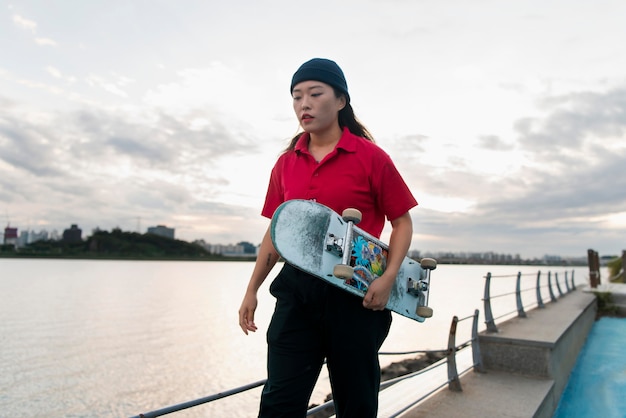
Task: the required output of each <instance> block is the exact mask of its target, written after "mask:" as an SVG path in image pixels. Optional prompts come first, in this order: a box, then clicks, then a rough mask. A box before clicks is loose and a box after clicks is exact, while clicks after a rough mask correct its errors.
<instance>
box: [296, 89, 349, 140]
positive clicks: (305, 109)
mask: <svg viewBox="0 0 626 418" xmlns="http://www.w3.org/2000/svg"><path fill="white" fill-rule="evenodd" d="M292 97H293V110H294V111H295V112H296V116H297V117H298V121H299V122H300V126H302V129H304V130H305V131H306V132H308V133H314V134H320V133H323V132H326V131H328V130H330V129H335V128H338V127H339V122H338V115H339V111H340V110H341V109H343V108H344V107H345V105H346V98H345V97H344V96H343V95H342V96H341V97H337V96H335V91H334V90H333V88H332V87H331V86H330V85H328V84H326V83H322V82H321V81H315V80H310V81H303V82H301V83H298V84H296V85H295V86H294V88H293V92H292Z"/></svg>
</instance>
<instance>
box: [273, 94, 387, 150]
mask: <svg viewBox="0 0 626 418" xmlns="http://www.w3.org/2000/svg"><path fill="white" fill-rule="evenodd" d="M331 87H332V86H331ZM333 90H334V92H335V96H336V97H337V98H339V97H341V96H342V95H344V94H343V93H341V92H339V91H337V89H335V88H334V87H333ZM346 101H347V98H346ZM338 120H339V127H340V128H341V129H343V128H348V130H349V131H350V132H352V133H353V134H354V135H357V136H361V137H363V138H365V139H367V140H368V141H371V142H376V141H374V137H373V136H372V134H371V133H370V131H368V130H367V128H366V127H365V126H364V125H363V123H361V121H360V120H359V119H358V118H357V117H356V115H355V114H354V109H352V105H351V104H350V103H346V105H345V106H344V107H343V109H341V110H340V111H339V115H338ZM303 133H304V132H298V133H297V134H296V136H294V137H293V138H291V142H290V143H289V146H288V147H287V149H286V150H285V151H293V150H294V148H295V147H296V143H297V142H298V139H300V137H301V136H302V134H303Z"/></svg>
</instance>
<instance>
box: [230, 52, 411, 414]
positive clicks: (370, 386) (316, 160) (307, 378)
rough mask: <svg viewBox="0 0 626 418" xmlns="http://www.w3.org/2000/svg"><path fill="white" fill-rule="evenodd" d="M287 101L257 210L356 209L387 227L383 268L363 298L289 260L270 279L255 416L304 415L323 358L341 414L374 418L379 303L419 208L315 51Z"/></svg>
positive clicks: (385, 326) (268, 258) (266, 264)
mask: <svg viewBox="0 0 626 418" xmlns="http://www.w3.org/2000/svg"><path fill="white" fill-rule="evenodd" d="M291 94H292V97H293V108H294V111H295V113H296V116H297V117H298V121H299V122H300V126H301V127H302V129H303V131H304V132H302V133H300V134H298V135H296V136H295V137H294V138H293V139H292V141H291V144H290V145H289V147H288V148H287V150H286V151H285V152H284V153H283V154H282V155H281V156H280V157H279V159H278V161H277V162H276V164H275V166H274V168H273V170H272V173H271V177H270V184H269V187H268V191H267V195H266V199H265V205H264V207H263V210H262V215H263V216H265V217H267V218H271V217H272V215H273V213H274V211H275V210H276V208H277V207H278V206H279V205H280V204H281V203H283V202H284V201H286V200H291V199H311V200H315V201H317V202H319V203H322V204H324V205H326V206H328V207H330V208H331V209H333V210H334V211H335V212H338V213H341V212H342V211H343V210H344V209H346V208H348V207H354V208H357V209H359V210H360V211H361V212H362V213H363V220H362V221H361V223H360V224H359V227H360V228H362V229H364V230H365V231H367V232H369V233H370V234H372V235H374V236H376V237H379V236H380V234H381V232H382V230H383V227H384V224H385V218H387V219H389V220H390V222H391V225H392V232H391V237H390V242H389V257H388V262H387V269H386V271H385V273H384V274H383V275H382V276H381V277H379V278H378V279H377V280H375V281H374V282H373V283H372V284H371V286H370V287H369V289H368V291H367V294H366V295H365V297H364V298H363V299H362V300H361V299H359V298H356V297H354V296H353V295H350V294H348V293H345V292H344V291H342V290H339V289H337V288H335V287H333V286H330V285H328V284H326V283H325V282H323V281H322V280H319V279H316V278H314V277H311V276H309V275H308V274H306V273H303V272H301V271H299V270H297V269H295V268H294V267H292V266H290V265H288V264H285V265H284V267H283V268H282V270H281V272H280V273H279V275H278V276H277V277H276V279H275V280H274V281H273V283H272V284H271V286H270V293H271V294H272V295H273V296H275V297H276V308H275V311H274V314H273V316H272V321H271V323H270V326H269V329H268V331H267V341H268V359H267V362H268V364H267V367H268V380H267V383H266V384H265V387H264V388H263V393H262V395H261V405H260V412H259V416H260V417H290V418H293V417H299V416H300V417H304V416H305V415H306V410H307V406H308V402H309V398H310V396H311V393H312V391H313V388H314V385H315V382H316V381H317V378H318V376H319V373H320V371H321V368H322V365H323V362H324V360H325V359H326V360H327V364H328V366H327V367H328V371H329V376H330V382H331V387H332V392H333V399H334V402H335V410H336V413H337V416H338V417H339V418H347V417H355V418H356V417H358V418H364V417H375V416H376V413H377V409H378V390H379V387H380V365H379V362H378V350H379V349H380V346H381V345H382V343H383V341H384V340H385V338H386V337H387V334H388V332H389V327H390V326H391V313H390V312H389V311H388V310H385V309H384V307H385V305H386V303H387V300H388V298H389V293H390V291H391V286H392V284H393V281H394V280H395V275H396V273H397V271H398V269H399V267H400V263H401V262H402V259H403V258H404V256H405V255H406V253H407V251H408V249H409V245H410V242H411V236H412V234H413V227H412V221H411V217H410V215H409V210H410V209H411V208H413V207H414V206H416V205H417V202H416V201H415V198H414V197H413V195H412V194H411V192H410V191H409V189H408V187H407V186H406V184H405V182H404V181H403V179H402V177H401V176H400V174H399V173H398V171H397V170H396V168H395V166H394V164H393V162H392V161H391V159H390V158H389V156H388V155H387V154H386V153H385V152H384V151H382V150H381V149H380V148H379V147H378V146H376V145H375V144H374V141H373V139H372V136H371V135H370V133H369V132H368V131H367V129H366V128H365V127H364V126H363V125H362V124H361V123H360V122H359V121H358V120H357V118H356V117H355V115H354V112H353V110H352V106H351V105H350V95H349V94H348V86H347V83H346V79H345V77H344V74H343V72H342V70H341V69H340V68H339V66H338V65H337V64H336V63H335V62H333V61H331V60H327V59H321V58H314V59H312V60H310V61H307V62H306V63H304V64H302V66H301V67H300V68H299V69H298V70H297V71H296V72H295V74H294V75H293V78H292V81H291ZM278 258H279V257H278V254H277V253H276V251H275V249H274V247H273V245H272V242H271V239H270V233H269V229H268V231H267V232H266V233H265V236H264V237H263V240H262V242H261V247H260V249H259V255H258V257H257V261H256V264H255V267H254V270H253V273H252V276H251V278H250V282H249V284H248V288H247V290H246V293H245V296H244V298H243V302H242V304H241V308H240V310H239V325H240V326H241V328H242V330H243V332H244V333H246V334H248V332H249V331H252V332H254V331H256V330H257V326H256V324H255V323H254V312H255V310H256V307H257V291H258V289H259V287H260V286H261V284H262V283H263V281H264V280H265V278H266V277H267V275H268V274H269V272H270V271H271V269H272V267H274V265H275V264H276V262H277V260H278Z"/></svg>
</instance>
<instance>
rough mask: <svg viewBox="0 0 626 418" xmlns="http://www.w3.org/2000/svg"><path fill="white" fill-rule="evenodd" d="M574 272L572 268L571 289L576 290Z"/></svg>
mask: <svg viewBox="0 0 626 418" xmlns="http://www.w3.org/2000/svg"><path fill="white" fill-rule="evenodd" d="M574 272H575V270H574V269H572V290H576V283H574Z"/></svg>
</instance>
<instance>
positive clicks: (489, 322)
mask: <svg viewBox="0 0 626 418" xmlns="http://www.w3.org/2000/svg"><path fill="white" fill-rule="evenodd" d="M530 275H532V276H534V273H531V274H526V275H524V274H522V273H521V272H518V273H517V275H501V276H493V275H492V274H491V273H487V275H486V276H485V289H484V298H483V302H484V310H485V324H486V328H487V332H498V328H497V327H496V325H495V321H496V320H497V319H500V318H502V317H505V316H510V315H512V314H515V313H517V316H518V317H526V311H525V308H529V307H530V306H533V307H537V308H545V304H544V302H545V301H547V300H549V301H551V302H556V301H557V300H558V298H557V294H558V297H562V296H565V295H566V294H567V293H569V292H571V291H573V290H575V289H576V285H575V283H574V270H572V272H571V277H570V278H568V272H567V271H565V272H564V276H565V279H564V281H563V283H564V286H565V292H564V291H563V288H562V287H561V282H560V281H559V276H558V273H554V281H553V279H552V272H548V273H547V284H546V285H542V284H541V279H542V273H541V271H538V272H537V274H536V284H535V286H533V287H531V288H527V289H522V277H524V276H530ZM513 277H515V278H516V282H515V291H514V292H509V293H501V294H498V295H493V296H492V295H491V282H492V279H500V278H513ZM555 288H556V289H555ZM542 290H547V292H548V295H549V296H548V298H549V299H545V297H544V296H543V294H542ZM530 291H534V292H535V300H534V301H533V302H532V303H529V304H527V305H524V303H523V299H522V294H524V293H526V292H530ZM511 295H514V297H515V304H516V310H513V311H510V312H507V313H504V314H502V315H499V316H498V317H494V315H493V309H492V300H493V299H496V298H501V297H505V296H511ZM544 299H545V300H544ZM478 317H479V311H478V310H475V311H474V314H473V315H470V316H467V317H465V318H461V319H459V318H458V317H457V316H454V317H453V318H452V323H451V325H450V334H449V337H448V345H447V347H446V348H445V349H442V350H415V351H405V352H380V353H379V354H380V355H409V354H429V353H431V354H437V353H438V354H442V353H444V354H445V357H444V358H443V359H441V360H439V361H437V362H436V363H433V364H431V365H429V366H428V367H425V368H423V369H421V370H418V371H415V372H413V373H409V374H406V375H403V376H399V377H396V378H394V379H390V380H387V381H384V382H382V383H381V385H380V388H381V390H383V389H388V388H389V387H390V386H392V385H395V384H398V383H400V382H402V381H404V380H407V379H412V378H417V377H418V376H420V375H425V374H427V373H434V372H435V371H436V370H438V369H439V368H441V367H443V366H444V365H446V366H447V380H446V378H445V377H441V380H440V381H441V382H442V383H437V385H436V386H435V387H432V388H430V389H429V390H427V393H423V394H422V393H420V394H419V395H416V393H415V390H414V389H412V390H411V395H410V396H411V398H410V399H409V400H407V402H403V405H398V406H397V411H396V412H394V413H393V414H392V415H389V416H390V417H397V416H399V415H400V414H402V413H404V412H406V411H407V410H408V409H410V408H412V407H414V406H415V405H417V404H418V403H420V402H422V401H423V400H424V399H426V398H427V397H429V396H431V395H432V394H434V393H435V392H437V391H438V390H440V389H442V388H444V387H446V386H447V387H448V389H449V390H452V391H462V387H461V381H460V376H462V375H463V374H465V373H467V372H468V371H470V370H474V371H475V372H484V366H483V362H482V356H481V352H480V344H479V340H478ZM469 319H472V320H473V321H472V330H471V338H470V339H469V340H468V341H464V342H462V343H460V344H457V342H456V337H457V326H458V324H459V323H461V322H463V321H466V320H469ZM470 347H471V354H472V359H471V366H469V367H466V368H465V369H464V370H461V371H460V372H459V371H458V367H457V354H458V353H459V352H461V351H463V352H466V350H469V349H470ZM465 364H468V363H467V362H466V363H465ZM265 382H266V379H263V380H259V381H257V382H253V383H250V384H247V385H244V386H241V387H238V388H234V389H230V390H226V391H223V392H220V393H216V394H214V395H210V396H206V397H203V398H199V399H196V400H192V401H189V402H184V403H181V404H177V405H172V406H168V407H165V408H162V409H158V410H155V411H152V412H146V413H142V414H139V415H136V416H134V417H132V418H156V417H160V416H163V415H166V414H170V413H173V412H177V411H182V410H184V409H188V408H191V407H195V406H198V405H202V404H205V403H209V402H213V401H216V400H218V399H222V398H226V397H229V396H233V395H237V394H239V393H242V392H246V391H248V390H251V389H254V388H257V387H259V386H263V385H264V384H265ZM415 386H419V385H415ZM332 406H333V401H328V402H326V403H324V404H322V405H318V406H315V407H313V408H310V409H309V410H308V412H307V416H311V415H313V414H315V413H317V412H320V411H323V410H326V409H328V408H330V407H332Z"/></svg>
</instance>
